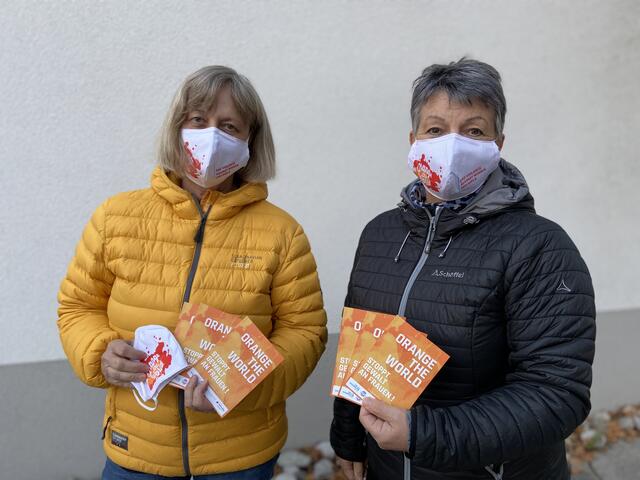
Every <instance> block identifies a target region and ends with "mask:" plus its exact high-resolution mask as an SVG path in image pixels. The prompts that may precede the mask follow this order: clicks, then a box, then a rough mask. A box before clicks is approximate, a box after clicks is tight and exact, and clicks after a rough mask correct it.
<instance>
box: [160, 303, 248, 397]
mask: <svg viewBox="0 0 640 480" xmlns="http://www.w3.org/2000/svg"><path fill="white" fill-rule="evenodd" d="M241 320H242V318H241V317H239V316H237V315H232V314H230V313H226V312H223V311H222V310H218V309H217V308H213V307H210V306H209V305H206V304H204V303H185V304H184V305H183V306H182V310H181V311H180V316H179V317H178V323H177V324H176V328H175V331H174V335H175V337H176V339H177V340H178V342H179V343H180V346H181V347H182V351H183V352H184V357H185V359H186V360H187V363H189V365H195V364H196V363H197V362H198V360H200V358H202V356H203V355H204V354H205V353H206V352H209V351H211V350H212V349H213V348H214V347H215V346H216V345H217V344H218V343H220V340H222V339H223V338H224V337H225V336H226V335H228V334H229V333H230V332H231V331H232V330H233V327H234V325H236V324H237V323H239V322H240V321H241ZM194 374H195V371H194V369H193V368H191V369H190V370H189V371H187V372H185V373H184V374H180V375H176V376H175V377H174V378H173V379H172V380H171V383H170V385H172V386H174V387H178V388H182V389H184V388H185V387H186V385H187V383H188V382H189V378H190V377H191V376H193V375H194Z"/></svg>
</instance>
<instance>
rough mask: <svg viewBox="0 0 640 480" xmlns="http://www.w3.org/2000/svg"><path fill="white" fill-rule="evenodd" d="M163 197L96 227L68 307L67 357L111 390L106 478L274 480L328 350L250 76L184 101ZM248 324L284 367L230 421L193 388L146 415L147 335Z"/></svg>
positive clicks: (71, 283) (219, 70) (213, 71)
mask: <svg viewBox="0 0 640 480" xmlns="http://www.w3.org/2000/svg"><path fill="white" fill-rule="evenodd" d="M158 161H159V165H158V166H157V167H156V168H155V170H154V171H153V174H152V177H151V186H150V188H146V189H142V190H137V191H133V192H126V193H121V194H119V195H116V196H114V197H112V198H110V199H108V200H107V201H106V202H104V203H103V204H102V205H101V206H100V207H99V208H98V209H97V210H96V211H95V213H94V214H93V216H92V218H91V220H90V222H89V224H88V225H87V227H86V228H85V230H84V233H83V235H82V238H81V240H80V243H79V244H78V247H77V250H76V255H75V257H74V259H73V260H72V262H71V264H70V266H69V269H68V272H67V275H66V277H65V278H64V280H63V282H62V285H61V287H60V292H59V295H58V299H59V303H60V306H59V310H58V315H59V318H58V328H59V330H60V338H61V340H62V345H63V347H64V350H65V353H66V355H67V357H68V358H69V361H70V363H71V365H72V367H73V369H74V371H75V373H76V374H77V375H78V377H79V378H80V379H81V380H82V381H83V382H84V383H86V384H87V385H89V386H92V387H98V388H107V398H106V402H105V415H104V422H103V428H104V435H103V446H104V449H105V452H106V455H107V463H106V465H105V468H104V471H103V477H102V478H103V479H105V480H111V479H134V478H135V479H152V478H166V477H170V478H191V476H192V475H193V477H194V478H196V479H201V480H206V479H211V480H213V479H216V480H222V479H241V478H251V479H269V478H271V475H272V474H273V468H274V465H275V461H276V458H277V455H278V452H279V451H280V449H281V448H282V447H283V445H284V443H285V440H286V437H287V420H286V415H285V400H286V399H287V397H289V396H290V395H291V394H292V393H293V392H294V391H295V390H296V389H297V388H298V387H300V386H301V385H302V383H303V382H304V381H305V379H306V378H307V377H308V376H309V374H310V373H311V371H312V370H313V368H314V367H315V365H316V363H317V361H318V359H319V358H320V355H321V354H322V352H323V350H324V346H325V343H326V336H327V332H326V315H325V312H324V309H323V302H322V294H321V291H320V285H319V281H318V276H317V273H316V264H315V261H314V259H313V256H312V254H311V250H310V246H309V243H308V241H307V238H306V236H305V234H304V232H303V230H302V227H301V226H300V225H299V224H298V223H297V222H296V221H295V220H294V219H293V218H292V217H291V216H289V215H288V214H287V213H286V212H284V211H283V210H281V209H279V208H278V207H276V206H274V205H272V204H271V203H269V202H268V201H267V200H266V198H267V186H266V183H265V182H266V181H267V180H269V179H270V178H272V177H273V175H274V173H275V151H274V146H273V140H272V137H271V131H270V128H269V122H268V119H267V115H266V113H265V110H264V107H263V105H262V102H261V100H260V97H259V96H258V94H257V92H256V91H255V89H254V88H253V86H252V85H251V83H250V82H249V80H248V79H247V78H245V77H244V76H242V75H240V74H238V73H237V72H236V71H234V70H232V69H230V68H227V67H222V66H210V67H205V68H202V69H200V70H198V71H197V72H195V73H193V74H192V75H190V76H189V77H188V78H187V79H186V80H185V81H184V83H183V84H182V86H181V87H180V88H179V90H178V92H177V94H176V96H175V98H174V101H173V103H172V105H171V107H170V109H169V112H168V115H167V118H166V120H165V123H164V126H163V128H162V132H161V136H160V143H159V152H158ZM187 301H189V302H194V303H206V304H208V305H211V306H214V307H216V308H218V309H220V310H223V311H226V312H229V313H232V314H236V315H241V316H248V317H250V318H251V320H252V321H253V322H254V323H255V324H256V325H257V326H258V328H259V329H260V330H261V331H262V332H263V333H264V334H265V335H266V336H267V337H268V338H269V341H270V342H271V343H272V344H273V345H274V346H275V347H276V349H277V350H278V351H279V353H280V354H281V355H282V356H283V357H284V361H283V362H282V364H281V365H280V366H279V367H278V368H277V369H276V370H275V371H274V372H273V373H272V374H271V375H270V376H269V377H267V378H266V380H265V381H264V382H263V383H261V384H260V385H259V386H258V387H257V388H255V390H254V391H253V392H252V393H251V394H250V395H249V396H248V397H247V398H245V399H244V400H243V401H242V402H241V403H240V404H239V405H238V406H237V407H236V408H235V409H234V410H232V411H231V412H230V413H229V414H228V415H226V416H225V417H224V418H220V417H219V416H218V415H217V414H216V413H215V412H214V410H213V408H212V406H211V404H210V403H209V402H208V401H207V399H206V398H205V395H204V392H205V390H206V386H207V384H206V383H205V382H200V384H197V379H196V378H195V377H192V378H191V380H190V382H189V384H188V385H187V388H186V389H185V390H184V391H183V390H180V389H177V388H172V387H166V388H164V389H163V390H162V391H161V392H160V394H159V396H158V398H157V402H158V403H157V408H156V409H155V410H153V411H148V410H146V409H144V408H142V407H141V405H139V404H138V402H137V401H136V398H135V397H134V395H133V390H132V389H131V382H136V381H141V380H144V378H145V375H146V371H147V367H146V365H145V364H144V363H143V362H141V361H140V360H142V359H143V358H144V357H145V354H144V352H141V351H139V350H136V349H134V348H133V347H132V345H131V339H132V338H133V334H134V331H135V330H136V328H138V327H140V326H144V325H149V324H155V325H162V326H165V327H167V328H169V329H170V330H172V329H173V328H174V327H175V325H176V321H177V319H178V312H179V311H180V309H181V306H182V304H183V303H184V302H187Z"/></svg>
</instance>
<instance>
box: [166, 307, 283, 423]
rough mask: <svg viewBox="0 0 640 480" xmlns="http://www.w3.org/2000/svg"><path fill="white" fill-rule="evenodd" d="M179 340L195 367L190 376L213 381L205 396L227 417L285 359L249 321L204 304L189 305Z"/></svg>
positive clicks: (182, 319)
mask: <svg viewBox="0 0 640 480" xmlns="http://www.w3.org/2000/svg"><path fill="white" fill-rule="evenodd" d="M175 336H176V338H177V339H178V341H179V342H181V345H182V347H183V350H184V351H185V354H186V355H185V356H186V358H187V361H188V362H189V363H190V364H192V365H193V368H191V369H190V370H189V371H187V372H186V373H187V375H188V377H190V376H193V375H196V376H197V377H199V378H200V379H201V380H205V381H206V382H207V383H208V388H207V390H206V392H205V396H206V397H207V399H208V400H209V402H210V403H211V404H212V405H213V407H214V409H215V410H216V412H217V413H218V415H220V416H221V417H224V416H225V415H226V414H227V413H229V412H230V411H231V410H232V409H233V408H234V407H235V406H236V405H237V404H238V403H240V402H241V401H242V399H244V398H245V397H246V396H247V395H248V394H249V392H251V391H252V390H253V389H254V388H255V387H256V386H258V385H259V384H260V382H262V381H263V380H264V379H265V378H267V376H268V375H269V374H270V373H271V372H273V370H275V368H276V367H277V366H278V365H279V364H280V363H281V362H282V361H283V358H282V355H280V353H279V352H278V351H277V350H276V348H275V347H274V346H273V345H272V344H271V342H270V341H269V340H268V339H267V338H266V337H265V336H264V335H263V334H262V332H261V331H260V329H259V328H258V327H256V326H255V324H254V323H253V322H252V321H251V319H250V318H249V317H244V318H241V317H238V316H236V315H231V314H228V313H225V312H222V311H220V310H217V309H215V308H212V307H209V306H208V305H204V304H188V303H185V304H184V306H183V309H182V313H181V315H180V319H179V322H178V325H177V326H176V330H175ZM183 342H184V343H183ZM188 377H187V378H186V380H187V382H188Z"/></svg>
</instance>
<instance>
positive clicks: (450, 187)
mask: <svg viewBox="0 0 640 480" xmlns="http://www.w3.org/2000/svg"><path fill="white" fill-rule="evenodd" d="M408 162H409V168H411V170H412V171H413V173H415V174H416V176H417V177H418V178H419V179H420V181H421V182H422V184H423V185H424V188H425V189H426V190H427V191H428V192H429V193H430V194H431V195H433V196H434V197H436V198H439V199H440V200H444V201H450V200H456V199H458V198H462V197H464V196H466V195H469V194H471V193H473V192H475V191H476V190H478V189H479V188H480V187H481V186H482V184H483V183H484V182H485V180H486V179H487V177H488V176H489V175H490V174H491V172H493V171H494V170H495V169H496V167H497V166H498V163H499V162H500V150H499V149H498V145H496V143H495V142H494V141H493V140H475V139H472V138H467V137H463V136H462V135H458V134H457V133H450V134H448V135H443V136H442V137H438V138H429V139H425V140H416V141H415V142H413V145H411V150H409V157H408Z"/></svg>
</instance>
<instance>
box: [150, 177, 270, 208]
mask: <svg viewBox="0 0 640 480" xmlns="http://www.w3.org/2000/svg"><path fill="white" fill-rule="evenodd" d="M151 188H152V189H153V191H154V192H155V193H157V194H158V195H159V196H160V197H162V198H163V199H164V200H165V201H167V202H168V203H170V204H171V206H172V208H173V209H174V210H175V212H176V214H178V215H179V216H180V217H182V218H200V213H199V211H198V207H197V206H196V203H195V201H194V197H193V196H192V195H191V194H190V193H189V192H188V191H186V190H185V189H183V188H182V187H180V180H179V178H178V177H177V176H176V175H175V174H174V173H171V172H169V173H167V172H165V171H164V170H163V169H162V168H161V167H156V168H155V169H154V171H153V173H152V174H151ZM267 195H268V191H267V185H266V184H265V183H245V184H243V185H241V186H240V187H239V188H236V189H235V190H233V191H231V192H228V193H222V192H219V191H217V190H208V191H207V192H206V193H205V194H204V196H203V197H202V200H201V201H200V205H201V207H202V210H207V209H208V208H209V206H211V211H210V212H209V217H208V218H209V219H210V220H223V219H225V218H230V217H232V216H234V215H235V214H236V213H238V212H239V211H240V210H241V209H242V208H244V207H246V206H247V205H251V204H252V203H256V202H260V201H262V200H265V199H266V198H267Z"/></svg>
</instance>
